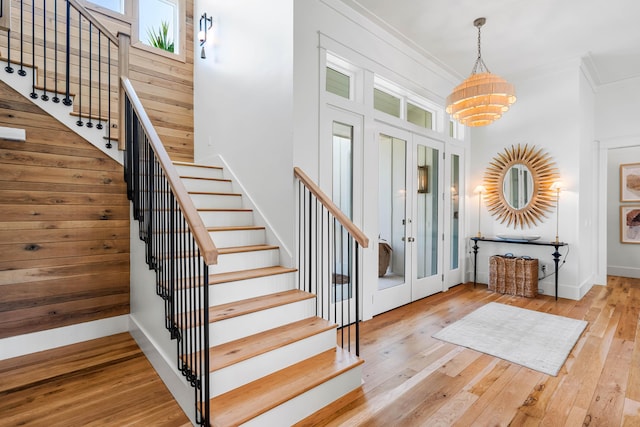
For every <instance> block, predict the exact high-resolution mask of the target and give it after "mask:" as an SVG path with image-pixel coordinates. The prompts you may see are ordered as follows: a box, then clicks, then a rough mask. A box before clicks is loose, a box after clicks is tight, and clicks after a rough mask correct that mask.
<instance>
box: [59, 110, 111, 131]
mask: <svg viewBox="0 0 640 427" xmlns="http://www.w3.org/2000/svg"><path fill="white" fill-rule="evenodd" d="M69 114H70V115H72V116H74V117H80V118H83V119H88V118H89V113H86V112H84V111H82V112H77V111H71V112H70V113H69ZM91 120H98V121H101V122H106V121H108V120H109V117H107V116H98V115H97V114H93V113H92V114H91ZM111 121H112V122H113V121H114V120H113V119H112V120H111ZM111 127H113V128H115V127H117V126H114V124H113V123H112V124H111Z"/></svg>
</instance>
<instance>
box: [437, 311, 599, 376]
mask: <svg viewBox="0 0 640 427" xmlns="http://www.w3.org/2000/svg"><path fill="white" fill-rule="evenodd" d="M586 327H587V322H586V321H584V320H577V319H571V318H568V317H563V316H556V315H554V314H548V313H541V312H538V311H533V310H525V309H523V308H519V307H514V306H511V305H506V304H499V303H496V302H490V303H488V304H486V305H483V306H482V307H480V308H478V309H477V310H475V311H473V312H471V313H469V314H468V315H466V316H465V317H463V318H462V319H460V320H458V321H457V322H455V323H452V324H451V325H449V326H447V327H446V328H444V329H442V330H440V331H439V332H437V333H435V334H434V335H433V337H434V338H437V339H440V340H443V341H447V342H450V343H453V344H456V345H461V346H463V347H467V348H470V349H473V350H476V351H481V352H483V353H486V354H490V355H492V356H495V357H499V358H501V359H504V360H507V361H509V362H513V363H517V364H519V365H522V366H526V367H527V368H531V369H534V370H536V371H539V372H542V373H545V374H547V375H553V376H556V375H558V372H559V371H560V369H561V368H562V365H564V362H565V361H566V360H567V357H568V356H569V353H571V349H573V347H574V346H575V344H576V342H577V341H578V339H579V338H580V335H582V332H583V331H584V330H585V328H586Z"/></svg>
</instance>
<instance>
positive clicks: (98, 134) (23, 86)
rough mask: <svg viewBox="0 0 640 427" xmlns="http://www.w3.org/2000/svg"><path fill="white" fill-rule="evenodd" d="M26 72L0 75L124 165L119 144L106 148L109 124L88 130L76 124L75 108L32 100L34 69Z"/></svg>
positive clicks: (19, 91) (39, 99)
mask: <svg viewBox="0 0 640 427" xmlns="http://www.w3.org/2000/svg"><path fill="white" fill-rule="evenodd" d="M24 70H25V71H26V72H27V75H26V76H20V75H18V73H11V74H9V73H5V72H4V71H3V72H2V73H0V79H1V80H2V81H3V82H5V83H6V84H8V85H9V86H11V87H12V88H13V89H15V90H16V92H18V93H20V94H22V96H24V98H25V99H28V100H29V101H31V102H32V103H33V104H35V105H37V106H38V107H40V108H42V109H43V110H44V111H46V112H47V113H48V114H49V115H51V116H52V117H54V118H55V119H56V120H58V121H59V122H60V123H62V124H63V125H65V126H66V127H67V128H69V129H70V130H72V131H73V132H75V133H77V134H78V135H80V136H81V137H83V138H84V139H86V140H87V141H88V142H89V143H90V144H91V145H93V146H94V147H96V148H98V149H99V150H100V151H102V152H103V153H105V154H106V155H108V156H109V157H111V158H112V159H113V160H115V161H116V162H118V163H120V164H124V152H123V151H120V150H118V147H117V143H116V144H113V143H112V144H113V146H112V147H111V148H107V147H106V143H107V140H106V139H104V137H105V136H107V134H108V133H107V132H108V131H109V129H108V126H107V123H103V125H104V129H102V130H100V129H97V128H96V127H95V126H94V127H92V128H88V127H86V126H78V125H77V124H76V121H78V118H77V117H74V116H72V115H71V112H72V111H73V106H67V105H64V104H63V103H62V102H59V103H55V102H52V101H43V100H42V99H41V98H40V96H38V98H37V99H33V98H31V97H30V96H29V94H30V93H31V92H32V87H31V82H32V74H33V69H32V68H29V67H24ZM36 77H37V76H36ZM36 80H37V79H36ZM35 92H36V93H37V94H38V95H40V94H42V93H43V92H42V91H40V90H38V89H36V91H35ZM47 93H48V94H49V95H51V94H53V93H54V92H52V91H51V90H47ZM82 121H83V122H86V121H87V120H86V119H84V118H83V119H82ZM97 123H98V121H97V120H96V121H95V124H97Z"/></svg>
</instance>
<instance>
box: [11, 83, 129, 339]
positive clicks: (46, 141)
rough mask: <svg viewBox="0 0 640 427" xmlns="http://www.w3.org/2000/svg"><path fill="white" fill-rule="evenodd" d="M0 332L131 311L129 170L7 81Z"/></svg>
mask: <svg viewBox="0 0 640 427" xmlns="http://www.w3.org/2000/svg"><path fill="white" fill-rule="evenodd" d="M0 126H6V127H17V128H23V129H26V136H27V138H26V142H15V141H6V140H2V139H0V338H5V337H10V336H15V335H21V334H25V333H30V332H36V331H42V330H46V329H51V328H57V327H61V326H67V325H72V324H77V323H82V322H86V321H91V320H97V319H104V318H108V317H112V316H118V315H122V314H127V313H129V202H128V200H127V198H126V187H125V183H124V180H123V170H122V166H121V165H119V164H118V163H117V162H115V161H113V160H112V159H111V158H109V157H108V156H107V155H105V154H104V153H102V152H101V151H100V150H98V149H97V148H95V147H93V146H92V145H90V144H89V143H88V142H86V141H85V140H84V139H82V138H81V137H79V136H78V135H77V134H75V133H74V132H71V131H69V130H68V129H67V128H66V127H65V126H63V125H62V124H60V123H59V122H58V121H56V120H55V119H53V118H52V117H50V116H49V115H48V114H46V113H45V112H44V111H42V110H41V109H40V108H38V107H36V106H35V105H34V104H32V103H31V102H30V101H29V100H28V99H26V98H25V97H24V96H23V95H21V94H18V93H16V92H15V91H14V90H13V89H11V88H9V87H8V86H7V85H6V84H5V83H2V82H0Z"/></svg>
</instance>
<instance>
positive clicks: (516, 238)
mask: <svg viewBox="0 0 640 427" xmlns="http://www.w3.org/2000/svg"><path fill="white" fill-rule="evenodd" d="M496 237H497V238H498V239H502V240H508V241H511V242H533V241H534V240H538V239H540V235H539V234H496Z"/></svg>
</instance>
